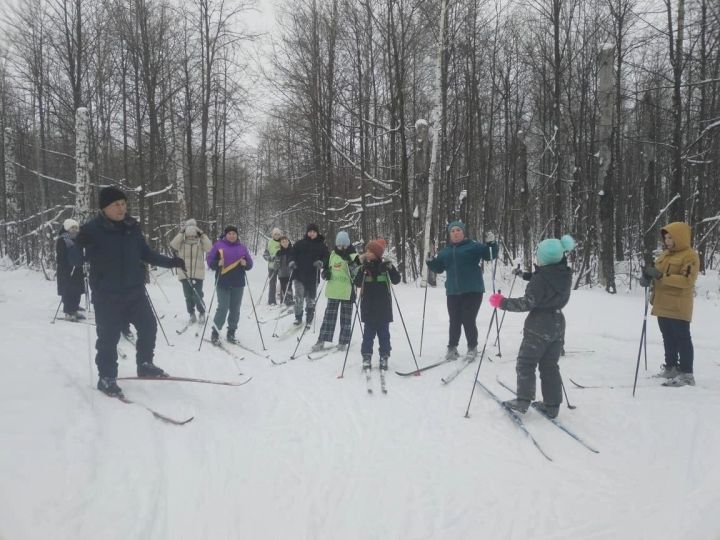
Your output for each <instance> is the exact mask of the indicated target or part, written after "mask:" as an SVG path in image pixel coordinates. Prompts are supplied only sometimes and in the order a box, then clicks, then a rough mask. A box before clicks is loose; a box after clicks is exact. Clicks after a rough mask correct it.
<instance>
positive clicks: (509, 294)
mask: <svg viewBox="0 0 720 540" xmlns="http://www.w3.org/2000/svg"><path fill="white" fill-rule="evenodd" d="M518 268H520V265H519V264H518ZM516 279H517V274H515V275H514V276H513V280H512V283H510V292H509V293H508V298H509V297H511V296H512V293H513V289H514V288H515V280H516ZM505 315H507V311H503V314H502V317H501V318H500V328H499V329H498V334H499V332H500V330H502V327H503V323H504V322H505ZM498 337H499V335H498ZM497 346H498V338H495V344H494V345H493V347H497Z"/></svg>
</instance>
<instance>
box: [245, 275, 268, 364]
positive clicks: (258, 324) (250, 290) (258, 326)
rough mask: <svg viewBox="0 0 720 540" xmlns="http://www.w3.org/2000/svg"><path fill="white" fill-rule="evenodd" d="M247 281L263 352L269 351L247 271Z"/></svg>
mask: <svg viewBox="0 0 720 540" xmlns="http://www.w3.org/2000/svg"><path fill="white" fill-rule="evenodd" d="M245 281H246V282H247V289H248V293H250V305H251V306H252V309H253V314H254V315H255V323H256V324H257V329H258V334H260V343H262V346H263V351H267V347H265V340H264V339H263V335H262V330H260V321H259V320H258V316H257V311H255V301H254V300H253V295H252V289H251V288H250V280H249V279H248V275H247V271H245Z"/></svg>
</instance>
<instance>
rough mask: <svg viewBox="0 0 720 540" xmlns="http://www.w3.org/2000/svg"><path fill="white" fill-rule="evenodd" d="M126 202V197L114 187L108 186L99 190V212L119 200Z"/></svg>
mask: <svg viewBox="0 0 720 540" xmlns="http://www.w3.org/2000/svg"><path fill="white" fill-rule="evenodd" d="M121 199H122V200H125V201H127V195H125V193H123V192H122V191H121V190H119V189H118V188H116V187H113V186H108V187H104V188H102V189H101V190H100V210H102V209H103V208H105V207H106V206H108V205H110V204H112V203H114V202H115V201H119V200H121Z"/></svg>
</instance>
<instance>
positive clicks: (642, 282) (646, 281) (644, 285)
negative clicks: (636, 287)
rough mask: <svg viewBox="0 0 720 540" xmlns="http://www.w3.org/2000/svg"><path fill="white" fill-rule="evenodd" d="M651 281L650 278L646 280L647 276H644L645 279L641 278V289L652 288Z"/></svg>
mask: <svg viewBox="0 0 720 540" xmlns="http://www.w3.org/2000/svg"><path fill="white" fill-rule="evenodd" d="M650 281H651V280H649V279H648V278H646V277H645V276H643V277H641V278H640V286H641V287H649V286H650Z"/></svg>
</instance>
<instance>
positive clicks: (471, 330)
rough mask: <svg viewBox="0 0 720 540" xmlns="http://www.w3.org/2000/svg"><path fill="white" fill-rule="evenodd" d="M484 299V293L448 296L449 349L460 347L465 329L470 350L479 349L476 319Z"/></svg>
mask: <svg viewBox="0 0 720 540" xmlns="http://www.w3.org/2000/svg"><path fill="white" fill-rule="evenodd" d="M482 298H483V295H482V293H474V292H470V293H463V294H449V295H448V296H447V310H448V315H449V316H450V337H449V338H448V347H457V346H458V343H460V332H461V330H462V329H465V339H467V346H468V348H469V349H470V348H472V347H477V344H478V329H477V324H476V323H475V319H476V318H477V314H478V311H479V310H480V304H482Z"/></svg>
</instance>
